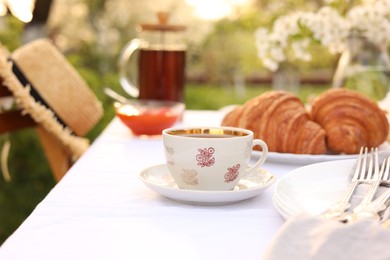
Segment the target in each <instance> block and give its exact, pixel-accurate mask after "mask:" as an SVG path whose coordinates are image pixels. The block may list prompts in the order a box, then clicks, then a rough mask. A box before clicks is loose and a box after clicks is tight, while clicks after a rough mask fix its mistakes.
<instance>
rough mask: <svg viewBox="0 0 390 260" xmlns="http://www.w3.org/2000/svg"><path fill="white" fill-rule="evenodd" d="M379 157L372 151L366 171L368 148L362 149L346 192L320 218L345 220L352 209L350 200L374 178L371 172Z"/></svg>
mask: <svg viewBox="0 0 390 260" xmlns="http://www.w3.org/2000/svg"><path fill="white" fill-rule="evenodd" d="M374 151H376V152H374ZM377 156H378V154H377V150H374V149H371V156H370V161H369V165H368V170H367V171H366V167H367V157H368V148H367V147H366V148H363V147H362V148H361V149H360V153H359V156H358V158H357V161H356V169H355V172H354V175H353V177H352V180H351V182H350V184H349V185H348V187H347V189H346V191H345V192H344V194H343V195H342V196H341V197H340V199H339V200H338V201H337V202H335V203H334V204H332V205H331V207H330V208H329V209H328V210H327V211H325V212H323V213H322V214H320V217H322V218H334V219H339V220H340V221H342V220H343V219H344V216H345V211H346V210H347V209H349V208H350V207H351V203H350V200H351V197H352V195H353V193H354V191H355V189H356V188H357V186H358V185H359V184H360V183H361V182H364V181H367V180H369V177H370V178H371V177H372V174H371V172H372V168H373V164H374V160H375V159H377V158H378V157H377Z"/></svg>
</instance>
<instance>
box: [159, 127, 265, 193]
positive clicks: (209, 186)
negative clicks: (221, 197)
mask: <svg viewBox="0 0 390 260" xmlns="http://www.w3.org/2000/svg"><path fill="white" fill-rule="evenodd" d="M163 142H164V147H165V157H166V161H167V165H168V168H169V171H170V173H171V175H172V177H173V179H174V180H175V182H176V184H177V186H178V187H179V188H181V189H191V190H232V189H233V188H234V187H235V186H236V185H237V183H238V181H239V180H240V179H241V178H242V177H243V176H245V175H246V174H248V173H250V172H253V171H255V170H256V169H257V168H259V166H260V165H261V164H263V163H264V162H265V160H266V158H267V154H268V147H267V144H266V143H265V142H264V141H262V140H259V139H255V140H253V132H252V131H250V130H247V129H242V128H236V127H188V128H168V129H165V130H164V131H163ZM256 145H260V146H261V148H262V155H261V157H260V158H259V159H258V160H257V161H256V163H254V164H253V165H251V166H249V160H250V157H251V154H252V148H253V147H254V146H256Z"/></svg>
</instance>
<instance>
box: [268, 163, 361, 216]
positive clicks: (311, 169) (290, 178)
mask: <svg viewBox="0 0 390 260" xmlns="http://www.w3.org/2000/svg"><path fill="white" fill-rule="evenodd" d="M355 161H356V160H337V161H331V162H322V163H316V164H311V165H307V166H303V167H300V168H297V169H295V170H292V171H291V172H289V173H287V174H286V175H284V176H283V177H282V178H280V179H279V180H278V181H277V182H276V183H275V188H274V191H273V203H274V205H275V208H276V209H277V210H278V211H279V213H280V214H281V215H282V216H283V217H284V218H288V217H290V216H292V215H294V214H297V213H302V212H306V213H308V214H312V215H316V214H320V213H321V212H323V211H324V210H326V209H327V208H328V207H329V206H330V205H331V204H332V203H333V202H335V201H336V200H337V199H338V198H339V197H340V196H341V195H342V194H343V192H344V191H345V189H346V187H347V185H348V179H349V175H350V172H351V170H352V168H353V166H354V164H355Z"/></svg>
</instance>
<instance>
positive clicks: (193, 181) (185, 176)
mask: <svg viewBox="0 0 390 260" xmlns="http://www.w3.org/2000/svg"><path fill="white" fill-rule="evenodd" d="M197 175H198V173H197V172H196V171H195V170H191V169H183V172H182V173H181V178H182V180H183V182H184V183H185V184H187V185H191V186H196V185H198V178H197Z"/></svg>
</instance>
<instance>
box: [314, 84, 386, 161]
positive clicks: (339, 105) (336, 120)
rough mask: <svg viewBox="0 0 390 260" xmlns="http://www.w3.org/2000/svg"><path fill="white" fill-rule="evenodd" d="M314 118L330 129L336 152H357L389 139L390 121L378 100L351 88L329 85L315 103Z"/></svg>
mask: <svg viewBox="0 0 390 260" xmlns="http://www.w3.org/2000/svg"><path fill="white" fill-rule="evenodd" d="M310 114H311V118H312V120H313V121H315V122H317V123H318V124H320V125H321V126H322V127H323V128H324V129H325V132H326V142H327V146H328V148H329V149H330V150H332V151H333V152H335V153H346V154H356V153H359V150H360V147H362V146H366V147H376V146H378V145H380V144H382V143H383V142H384V141H386V139H387V135H388V132H389V123H388V121H387V118H386V114H385V112H384V111H382V110H381V109H380V108H379V106H378V105H377V103H376V102H374V101H372V100H371V99H370V98H368V97H366V96H364V95H363V94H361V93H359V92H356V91H353V90H350V89H344V88H342V89H329V90H327V91H325V92H323V93H322V94H321V95H320V96H318V98H317V99H315V100H314V101H313V103H312V109H311V112H310Z"/></svg>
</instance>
